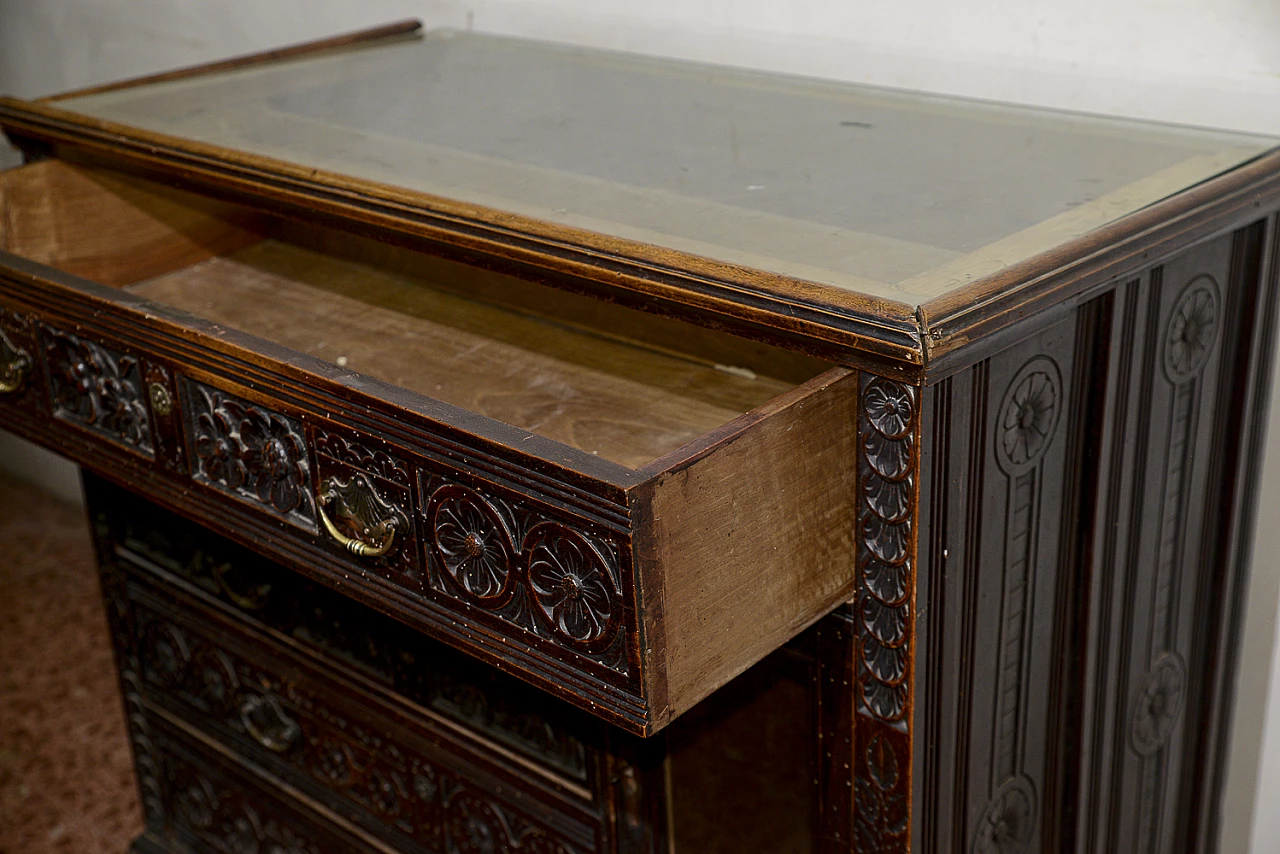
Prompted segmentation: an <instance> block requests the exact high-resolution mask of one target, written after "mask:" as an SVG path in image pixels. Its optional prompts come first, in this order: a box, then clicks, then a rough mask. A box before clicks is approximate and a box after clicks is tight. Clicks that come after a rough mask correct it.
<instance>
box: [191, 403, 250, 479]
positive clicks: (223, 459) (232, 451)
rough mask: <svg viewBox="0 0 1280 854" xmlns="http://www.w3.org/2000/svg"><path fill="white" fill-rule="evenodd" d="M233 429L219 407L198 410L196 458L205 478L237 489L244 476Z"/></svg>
mask: <svg viewBox="0 0 1280 854" xmlns="http://www.w3.org/2000/svg"><path fill="white" fill-rule="evenodd" d="M234 437H235V428H234V427H233V426H232V424H231V422H230V419H229V418H228V417H227V413H226V411H225V410H222V409H214V410H212V411H209V412H202V413H200V416H199V417H198V418H197V419H196V457H197V459H199V461H200V462H199V469H200V471H201V472H202V473H203V474H204V476H205V477H207V478H208V479H209V480H212V481H215V482H217V483H222V484H225V485H226V486H228V487H230V488H231V489H239V488H240V487H241V486H243V485H244V482H245V479H246V473H245V466H244V462H243V460H241V459H240V448H239V445H238V444H237V443H236V441H235V438H234Z"/></svg>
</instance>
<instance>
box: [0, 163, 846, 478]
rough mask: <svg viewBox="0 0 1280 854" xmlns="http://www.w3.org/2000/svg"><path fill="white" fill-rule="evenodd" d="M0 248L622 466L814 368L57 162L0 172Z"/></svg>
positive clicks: (489, 275) (653, 456)
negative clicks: (125, 289)
mask: <svg viewBox="0 0 1280 854" xmlns="http://www.w3.org/2000/svg"><path fill="white" fill-rule="evenodd" d="M0 249H5V250H6V251H8V252H11V253H13V254H16V255H19V256H22V257H25V258H28V259H30V260H33V261H37V262H40V263H44V264H47V265H49V266H52V267H54V268H57V269H60V270H62V271H64V272H68V273H73V274H77V275H81V276H84V277H86V278H89V279H93V280H95V281H97V282H100V283H102V284H106V285H110V286H114V287H121V288H127V289H128V290H130V291H132V292H134V293H136V294H139V295H141V296H144V297H146V298H148V299H152V300H155V301H157V302H160V303H164V304H166V305H169V306H172V307H175V308H179V309H182V310H184V311H187V312H190V313H192V314H195V315H198V316H200V317H202V318H205V319H206V320H210V321H213V322H215V323H218V324H222V325H225V326H227V327H229V328H233V329H237V330H239V331H242V332H247V333H250V334H253V335H257V336H260V337H262V338H266V339H268V340H271V341H274V342H276V343H278V344H282V345H284V346H287V347H289V348H292V349H294V350H297V351H300V352H303V353H307V354H309V355H312V356H315V357H318V358H321V359H324V360H327V361H329V362H332V363H334V364H336V365H338V366H339V367H343V368H346V369H348V370H350V371H353V372H358V373H361V374H365V375H369V376H372V377H375V378H377V379H380V380H383V381H386V382H390V383H394V384H396V385H398V386H401V387H403V388H406V389H409V390H411V391H415V392H418V393H421V394H424V395H427V396H429V397H432V398H435V399H437V400H442V401H444V402H446V403H450V404H453V405H455V406H458V407H461V408H464V409H467V410H469V411H472V412H477V413H480V414H482V415H486V416H488V417H491V418H494V419H496V420H499V421H503V422H505V423H507V424H511V425H514V426H516V427H520V428H523V429H525V430H528V431H530V432H532V433H536V434H539V435H542V436H545V437H547V438H550V439H554V440H557V441H560V442H563V443H565V444H567V445H570V446H573V447H575V448H578V449H580V450H582V451H584V452H586V453H589V454H593V455H596V456H599V457H601V458H603V459H607V460H610V461H613V462H615V463H618V464H621V465H623V466H626V467H628V468H632V469H639V468H643V467H645V466H646V465H648V464H650V463H652V462H654V461H655V460H657V459H658V458H660V457H662V456H664V455H665V454H668V453H671V452H672V451H675V450H676V449H678V448H680V447H681V446H683V445H685V444H686V443H688V442H690V441H692V440H694V439H696V438H698V437H700V436H703V435H705V434H707V433H709V432H711V431H713V430H715V429H716V428H717V427H720V426H721V425H724V424H726V423H728V422H730V421H732V420H733V419H734V418H737V417H738V416H740V415H742V414H744V413H746V412H749V411H751V410H752V409H755V408H757V407H759V406H761V405H763V404H764V403H766V402H767V401H769V400H772V399H774V398H776V397H777V396H779V395H780V394H782V393H784V392H786V391H788V390H790V389H792V388H794V387H796V386H797V385H800V384H802V383H804V382H806V381H807V380H809V379H811V378H813V377H815V376H817V375H819V374H821V373H823V372H824V371H825V370H826V369H828V368H829V367H830V365H829V364H827V363H825V362H822V361H820V360H817V359H812V358H809V357H806V356H802V355H798V354H795V353H790V352H787V351H784V350H781V349H778V348H774V347H770V346H768V345H764V344H759V343H755V342H750V341H745V340H742V339H739V338H736V337H733V336H729V335H725V334H721V333H717V332H715V331H712V330H706V329H701V328H693V327H690V326H689V325H688V324H684V323H680V322H677V321H673V320H669V319H666V318H663V317H660V316H657V315H652V314H647V313H644V312H640V311H635V310H632V309H628V308H624V307H621V306H617V305H613V304H609V303H606V302H602V301H599V300H595V299H591V298H587V297H582V296H578V295H575V294H572V293H568V292H565V291H561V290H557V289H554V288H551V287H548V286H545V285H540V284H537V283H534V282H530V281H525V280H522V279H517V278H514V277H512V276H507V275H504V274H501V273H496V272H492V271H488V270H484V269H481V268H478V267H473V266H468V265H465V264H461V263H458V262H454V261H449V260H445V259H442V258H439V257H435V256H433V255H429V254H426V253H423V252H417V251H413V250H410V249H406V248H402V247H395V246H390V245H386V244H382V243H378V242H375V241H372V240H367V239H364V238H359V237H355V236H353V235H349V234H345V233H341V232H337V231H333V230H329V229H326V228H323V227H320V226H317V225H314V224H307V223H299V222H292V221H285V220H280V219H276V218H272V217H268V216H265V215H262V214H260V213H256V212H253V211H250V210H248V209H245V208H240V207H237V206H234V205H231V204H227V203H223V202H218V201H214V200H211V199H207V198H204V197H201V196H198V195H194V194H190V193H186V192H182V191H178V190H174V189H172V188H168V187H164V186H161V185H157V184H151V183H148V182H145V181H143V180H141V179H137V178H133V177H125V176H122V175H118V174H115V173H111V172H107V171H101V170H95V169H90V168H86V167H81V166H75V165H71V164H68V163H65V162H62V161H56V160H48V161H42V162H39V163H36V164H33V165H30V166H27V167H23V168H21V169H16V170H11V171H10V172H6V173H0Z"/></svg>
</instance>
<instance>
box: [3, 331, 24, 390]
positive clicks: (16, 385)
mask: <svg viewBox="0 0 1280 854" xmlns="http://www.w3.org/2000/svg"><path fill="white" fill-rule="evenodd" d="M29 370H31V356H30V355H29V354H28V353H27V351H26V350H19V349H18V348H17V347H15V346H13V344H11V343H9V339H8V338H7V337H6V336H5V334H4V333H3V332H0V394H13V393H14V392H16V391H17V390H18V389H20V388H22V382H23V380H25V379H26V377H27V371H29Z"/></svg>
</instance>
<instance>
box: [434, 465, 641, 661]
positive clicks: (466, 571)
mask: <svg viewBox="0 0 1280 854" xmlns="http://www.w3.org/2000/svg"><path fill="white" fill-rule="evenodd" d="M436 483H438V484H439V485H435V484H433V485H431V486H428V485H427V483H425V482H424V486H423V491H424V493H427V494H429V495H430V498H429V499H428V501H427V507H426V510H425V511H424V514H423V515H424V521H425V528H426V532H427V544H428V550H429V552H430V558H431V559H430V561H429V563H430V564H431V566H432V572H431V581H432V586H433V587H434V588H435V589H436V590H437V591H438V592H441V593H445V594H447V595H449V596H452V597H454V598H457V599H461V600H462V601H464V602H467V603H469V604H471V605H474V606H476V607H479V608H483V609H484V610H486V611H489V612H491V613H494V614H496V615H498V616H500V617H502V618H503V619H504V620H506V621H508V622H510V623H514V624H515V625H518V626H520V627H521V628H524V629H527V630H529V631H532V632H535V633H536V634H538V635H540V636H542V637H546V638H550V639H553V640H555V641H556V642H557V643H560V644H561V645H563V646H567V647H569V648H571V649H574V650H576V651H578V652H581V653H584V654H587V655H590V656H593V657H595V658H597V660H600V661H601V662H602V663H605V664H606V665H607V666H609V667H611V668H613V669H615V670H618V671H619V672H622V673H625V672H626V660H625V658H626V657H625V646H624V644H625V636H624V633H623V632H621V631H620V627H621V625H622V618H623V599H622V594H621V591H620V584H619V579H618V559H617V557H616V555H615V554H614V553H613V551H611V550H610V549H609V548H607V546H606V545H605V544H604V543H602V542H601V541H600V540H599V539H598V538H596V537H594V536H592V535H590V534H588V533H586V532H584V531H582V530H579V529H577V528H573V527H570V526H569V525H566V524H564V523H563V522H560V521H557V520H551V519H547V518H545V517H544V516H542V515H540V514H538V513H536V512H535V511H533V510H531V509H530V508H528V507H526V506H524V505H522V504H520V503H517V502H514V501H510V500H504V499H499V498H496V497H493V496H489V495H486V494H483V493H481V492H480V491H479V490H476V489H473V488H471V487H469V486H463V485H461V484H456V483H448V482H442V481H437V482H436ZM516 543H519V547H518V548H517V547H516Z"/></svg>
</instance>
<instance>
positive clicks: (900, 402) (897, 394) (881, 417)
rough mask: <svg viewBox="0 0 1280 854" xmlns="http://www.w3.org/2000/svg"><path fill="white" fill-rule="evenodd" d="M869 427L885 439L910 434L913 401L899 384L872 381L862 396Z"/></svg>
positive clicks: (877, 380)
mask: <svg viewBox="0 0 1280 854" xmlns="http://www.w3.org/2000/svg"><path fill="white" fill-rule="evenodd" d="M862 403H863V406H865V407H866V409H867V418H868V420H870V421H871V426H872V427H874V428H875V429H876V432H878V433H880V434H881V435H882V436H884V437H885V438H886V439H901V438H902V437H904V436H906V435H907V434H908V433H910V432H911V424H912V418H913V415H914V413H915V401H914V400H913V399H912V397H911V391H910V390H909V388H908V387H907V386H904V385H901V384H900V383H895V382H889V381H887V380H882V379H878V378H877V379H873V380H872V381H871V382H869V383H867V389H866V391H865V392H864V393H863V395H862Z"/></svg>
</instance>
